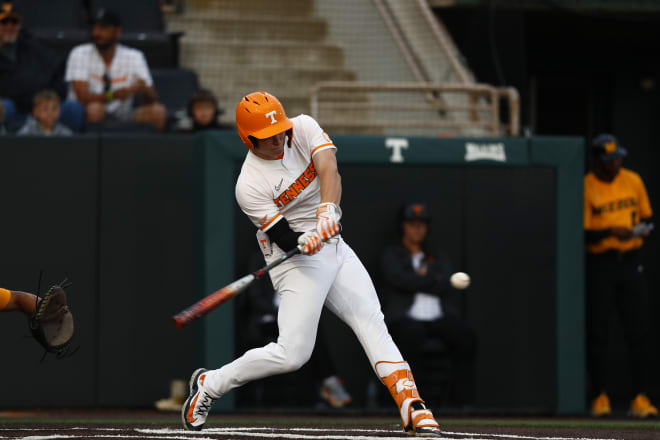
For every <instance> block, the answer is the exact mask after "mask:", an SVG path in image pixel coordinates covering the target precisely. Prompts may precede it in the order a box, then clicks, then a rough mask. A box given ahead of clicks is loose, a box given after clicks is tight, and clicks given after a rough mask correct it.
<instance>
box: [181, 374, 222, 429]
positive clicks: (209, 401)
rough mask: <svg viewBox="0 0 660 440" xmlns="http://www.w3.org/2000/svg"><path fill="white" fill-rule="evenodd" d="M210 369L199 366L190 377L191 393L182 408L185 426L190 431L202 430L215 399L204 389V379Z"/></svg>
mask: <svg viewBox="0 0 660 440" xmlns="http://www.w3.org/2000/svg"><path fill="white" fill-rule="evenodd" d="M207 371H208V370H206V369H205V368H198V369H197V370H195V372H194V373H193V374H192V377H191V378H190V395H189V396H188V398H187V399H186V402H185V403H184V404H183V407H182V408H181V420H182V421H183V427H184V428H185V429H187V430H189V431H201V430H202V428H203V427H204V424H205V423H206V418H207V417H208V415H209V411H210V410H211V405H213V401H214V400H215V399H214V398H212V397H211V396H209V395H208V394H207V393H206V392H205V391H204V379H205V378H206V374H204V373H206V372H207Z"/></svg>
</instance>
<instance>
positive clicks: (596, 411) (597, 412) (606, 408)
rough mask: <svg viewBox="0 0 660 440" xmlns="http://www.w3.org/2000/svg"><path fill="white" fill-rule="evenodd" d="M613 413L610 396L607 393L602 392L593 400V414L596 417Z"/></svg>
mask: <svg viewBox="0 0 660 440" xmlns="http://www.w3.org/2000/svg"><path fill="white" fill-rule="evenodd" d="M610 414H612V408H611V407H610V398H609V397H607V394H605V393H600V394H599V395H598V397H596V398H595V399H594V400H593V401H592V402H591V415H592V416H594V417H603V416H609V415H610Z"/></svg>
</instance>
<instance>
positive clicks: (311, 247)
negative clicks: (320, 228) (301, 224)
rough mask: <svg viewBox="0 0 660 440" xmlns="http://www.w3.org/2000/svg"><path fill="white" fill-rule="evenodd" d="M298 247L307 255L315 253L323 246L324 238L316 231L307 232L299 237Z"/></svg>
mask: <svg viewBox="0 0 660 440" xmlns="http://www.w3.org/2000/svg"><path fill="white" fill-rule="evenodd" d="M298 247H299V248H300V252H301V253H303V254H305V255H314V254H315V253H317V252H318V251H320V250H321V248H322V247H323V240H321V237H320V236H319V234H317V233H316V232H305V233H304V234H303V235H301V236H300V237H298Z"/></svg>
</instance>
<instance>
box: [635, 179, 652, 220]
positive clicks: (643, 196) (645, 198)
mask: <svg viewBox="0 0 660 440" xmlns="http://www.w3.org/2000/svg"><path fill="white" fill-rule="evenodd" d="M637 178H638V179H639V218H640V219H644V218H649V217H651V216H652V215H653V210H652V209H651V202H650V201H649V195H648V194H647V193H646V186H645V185H644V181H643V180H642V178H641V177H639V175H637Z"/></svg>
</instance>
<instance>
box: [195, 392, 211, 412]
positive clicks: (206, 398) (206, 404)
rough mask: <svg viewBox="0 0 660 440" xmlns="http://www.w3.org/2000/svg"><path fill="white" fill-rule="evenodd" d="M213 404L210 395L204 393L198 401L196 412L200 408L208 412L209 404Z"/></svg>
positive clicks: (199, 410)
mask: <svg viewBox="0 0 660 440" xmlns="http://www.w3.org/2000/svg"><path fill="white" fill-rule="evenodd" d="M212 404H213V399H212V398H211V396H209V395H207V394H204V395H203V396H202V401H201V402H200V403H199V406H198V410H197V412H198V413H201V410H204V412H208V410H209V409H211V405H212Z"/></svg>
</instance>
